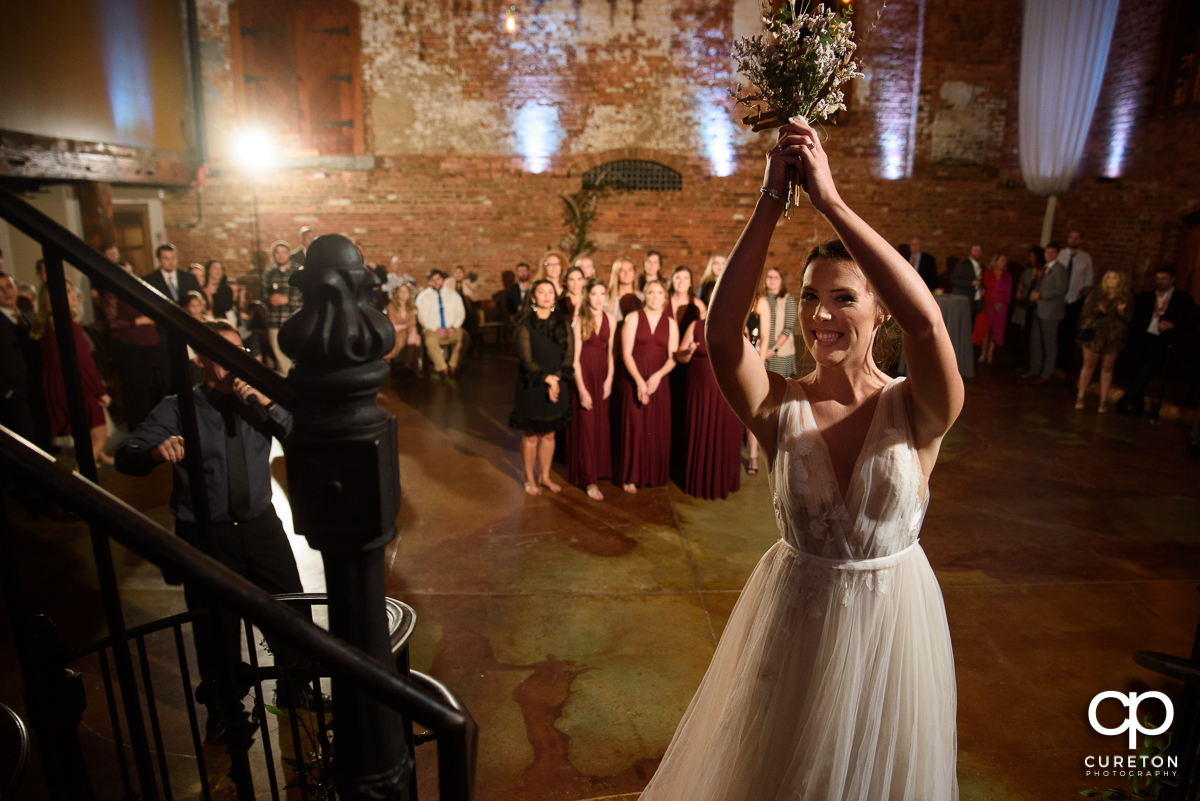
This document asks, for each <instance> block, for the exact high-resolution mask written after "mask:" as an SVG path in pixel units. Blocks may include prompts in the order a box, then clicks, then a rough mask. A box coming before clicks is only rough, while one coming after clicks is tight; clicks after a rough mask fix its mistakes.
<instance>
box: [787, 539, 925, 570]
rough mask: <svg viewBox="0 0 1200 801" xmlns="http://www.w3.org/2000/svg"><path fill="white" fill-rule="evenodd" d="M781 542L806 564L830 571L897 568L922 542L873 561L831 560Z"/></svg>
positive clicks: (914, 543)
mask: <svg viewBox="0 0 1200 801" xmlns="http://www.w3.org/2000/svg"><path fill="white" fill-rule="evenodd" d="M779 541H780V542H782V543H783V544H784V545H785V546H787V548H788V550H790V551H791V552H792V554H793V555H795V556H797V557H799V558H800V559H803V560H804V561H805V562H811V563H813V564H815V565H820V566H821V567H825V568H828V569H830V570H880V569H882V568H885V567H895V566H896V565H898V564H900V563H901V562H903V561H904V560H905V559H907V558H908V557H909V556H911V555H912V552H913V551H915V550H916V549H917V546H919V545H920V544H921V541H920V540H916V541H914V542H913V544H912V545H909V546H908V547H907V548H905V549H904V550H901V551H897V552H896V553H893V554H888V555H887V556H876V557H875V558H873V559H829V558H827V557H824V556H817V555H816V554H811V553H809V552H808V551H802V550H800V549H799V548H797V547H796V546H795V545H792V544H791V543H790V542H788V541H787V540H784V539H781V540H779Z"/></svg>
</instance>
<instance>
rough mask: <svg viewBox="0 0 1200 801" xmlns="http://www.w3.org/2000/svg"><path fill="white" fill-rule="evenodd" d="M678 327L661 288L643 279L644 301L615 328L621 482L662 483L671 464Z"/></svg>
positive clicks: (631, 486)
mask: <svg viewBox="0 0 1200 801" xmlns="http://www.w3.org/2000/svg"><path fill="white" fill-rule="evenodd" d="M677 350H679V326H678V324H676V322H675V318H674V317H672V316H671V309H670V306H669V304H668V302H667V290H666V287H664V286H663V285H662V283H661V282H659V281H650V282H648V283H647V284H646V306H645V308H643V309H639V310H638V311H635V312H633V313H631V314H630V315H629V316H628V317H627V318H626V319H625V325H624V326H622V328H621V355H622V361H623V362H624V363H625V374H624V376H623V377H622V378H623V380H622V381H621V457H620V458H621V471H620V472H621V485H622V488H623V489H624V490H625V491H626V492H629V493H634V492H637V491H638V487H662V486H665V485H666V483H667V481H668V478H669V472H670V463H671V385H670V383H669V382H668V381H667V380H666V378H667V375H668V374H669V373H670V372H671V370H672V369H674V367H675V359H674V358H672V357H673V355H674V354H675V351H677Z"/></svg>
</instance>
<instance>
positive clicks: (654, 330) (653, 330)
mask: <svg viewBox="0 0 1200 801" xmlns="http://www.w3.org/2000/svg"><path fill="white" fill-rule="evenodd" d="M642 316H643V317H645V318H646V327H647V328H649V329H650V336H654V335H655V334H657V333H658V326H659V325H662V321H663V317H664V316H665V310H662V311H659V313H658V325H650V315H648V314H646V310H645V309H642Z"/></svg>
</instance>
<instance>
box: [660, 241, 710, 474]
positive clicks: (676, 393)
mask: <svg viewBox="0 0 1200 801" xmlns="http://www.w3.org/2000/svg"><path fill="white" fill-rule="evenodd" d="M670 289H671V316H672V317H674V318H675V324H676V325H677V326H679V336H680V338H681V340H682V337H683V332H684V331H687V330H688V326H690V325H691V324H692V323H694V322H695V321H697V320H703V319H704V317H705V315H706V314H707V309H706V308H705V306H704V301H702V300H700V299H698V298H697V297H696V293H695V291H694V289H693V284H692V271H691V270H689V269H688V268H687V267H686V266H684V265H682V264H681V265H679V266H678V267H676V268H675V272H673V273H671V285H670ZM676 361H677V362H678V364H676V365H675V369H674V370H672V371H671V377H670V379H669V380H670V382H671V479H672V480H673V481H674V482H675V483H676V484H680V485H682V484H683V480H684V478H683V477H684V475H685V474H686V472H687V449H688V440H687V404H688V364H687V361H686V360H683V359H676Z"/></svg>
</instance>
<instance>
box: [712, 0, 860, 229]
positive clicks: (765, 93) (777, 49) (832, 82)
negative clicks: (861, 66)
mask: <svg viewBox="0 0 1200 801" xmlns="http://www.w3.org/2000/svg"><path fill="white" fill-rule="evenodd" d="M851 13H852V11H851V8H850V7H849V6H846V7H845V8H844V9H843V10H841V11H834V10H832V9H827V8H826V7H825V6H824V5H820V4H818V5H817V6H816V7H815V8H813V7H810V5H809V2H808V0H785V2H784V3H783V5H781V6H780V8H779V10H778V11H776V12H775V13H773V14H767V15H765V16H764V17H763V25H764V27H765V28H766V33H765V34H763V35H759V36H751V37H743V38H741V39H738V40H737V41H736V42H734V44H733V53H732V55H733V59H734V61H736V62H737V68H738V72H740V73H741V74H742V75H743V76H745V78H746V80H748V81H749V83H750V85H749V86H746V87H743V86H742V84H740V83H739V84H738V85H737V86H735V87H734V88H732V89H730V90H729V94H730V95H731V96H732V97H733V98H734V99H735V100H736V101H737V102H738V103H739V104H744V105H746V106H749V107H751V108H753V109H754V110H755V111H756V113H755V114H751V115H750V116H748V117H746V118H745V119H743V120H742V122H743V123H745V124H747V125H752V126H753V130H755V131H762V130H766V129H769V128H778V127H780V126H782V125H784V124H786V123H788V122H789V121H791V120H792V119H793V118H800V119H801V120H802V121H804V122H805V123H812V122H816V121H819V120H824V119H827V118H828V117H829V116H830V115H831V114H834V113H836V112H838V111H840V110H842V109H844V108H846V104H845V97H844V96H843V94H842V90H841V87H842V85H843V84H844V83H846V82H847V81H849V80H851V79H853V78H861V77H863V76H862V73H861V72H859V71H858V63H857V62H856V61H855V60H854V57H853V56H854V51H855V49H856V47H857V45H856V44H855V42H854V27H853V25H852V24H851V22H850V17H851ZM796 176H797V173H796V171H795V167H794V165H789V168H788V171H787V175H786V178H787V181H786V189H785V191H786V198H785V197H784V196H781V199H782V200H783V201H784V213H785V214H786V213H787V212H788V211H790V209H791V206H792V197H793V193H794V191H795V188H796Z"/></svg>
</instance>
